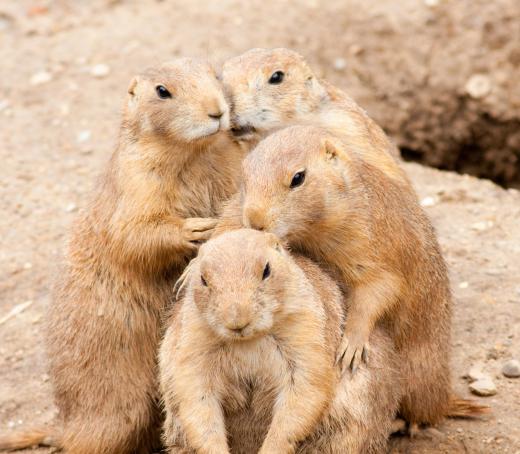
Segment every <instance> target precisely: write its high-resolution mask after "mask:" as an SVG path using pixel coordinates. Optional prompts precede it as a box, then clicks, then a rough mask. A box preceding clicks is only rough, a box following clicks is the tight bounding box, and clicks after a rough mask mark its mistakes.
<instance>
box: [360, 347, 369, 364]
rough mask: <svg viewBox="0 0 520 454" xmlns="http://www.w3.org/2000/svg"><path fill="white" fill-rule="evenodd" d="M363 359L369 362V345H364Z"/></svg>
mask: <svg viewBox="0 0 520 454" xmlns="http://www.w3.org/2000/svg"><path fill="white" fill-rule="evenodd" d="M361 359H362V360H363V362H364V363H365V364H367V363H368V347H366V346H365V347H363V352H362V353H361Z"/></svg>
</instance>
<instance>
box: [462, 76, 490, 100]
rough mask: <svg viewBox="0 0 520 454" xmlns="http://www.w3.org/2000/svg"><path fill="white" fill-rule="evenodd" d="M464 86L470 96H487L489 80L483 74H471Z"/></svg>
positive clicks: (477, 97) (478, 97)
mask: <svg viewBox="0 0 520 454" xmlns="http://www.w3.org/2000/svg"><path fill="white" fill-rule="evenodd" d="M464 88H465V90H466V93H467V94H468V95H470V96H471V97H472V98H475V99H480V98H483V97H485V96H487V95H488V94H489V92H490V91H491V81H490V80H489V77H488V76H486V75H484V74H473V75H472V76H471V77H470V78H469V79H468V81H467V82H466V86H465V87H464Z"/></svg>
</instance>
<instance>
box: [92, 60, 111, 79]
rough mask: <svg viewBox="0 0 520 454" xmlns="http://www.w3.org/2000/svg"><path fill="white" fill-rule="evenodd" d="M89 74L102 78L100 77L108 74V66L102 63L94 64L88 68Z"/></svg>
mask: <svg viewBox="0 0 520 454" xmlns="http://www.w3.org/2000/svg"><path fill="white" fill-rule="evenodd" d="M90 74H92V75H93V76H94V77H97V78H102V77H105V76H108V74H110V67H109V66H108V65H105V64H103V63H100V64H98V65H94V66H93V67H92V69H91V70H90Z"/></svg>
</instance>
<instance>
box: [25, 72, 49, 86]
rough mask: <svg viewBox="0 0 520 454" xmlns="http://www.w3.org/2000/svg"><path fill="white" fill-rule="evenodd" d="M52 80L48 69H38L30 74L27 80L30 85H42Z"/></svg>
mask: <svg viewBox="0 0 520 454" xmlns="http://www.w3.org/2000/svg"><path fill="white" fill-rule="evenodd" d="M51 80H52V74H51V73H50V72H48V71H39V72H37V73H35V74H33V75H32V77H31V80H30V81H29V82H30V83H31V85H43V84H46V83H47V82H50V81H51Z"/></svg>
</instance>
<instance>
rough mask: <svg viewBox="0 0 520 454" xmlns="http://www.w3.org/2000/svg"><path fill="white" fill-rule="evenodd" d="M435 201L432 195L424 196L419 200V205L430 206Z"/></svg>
mask: <svg viewBox="0 0 520 454" xmlns="http://www.w3.org/2000/svg"><path fill="white" fill-rule="evenodd" d="M436 203H437V202H436V201H435V199H434V198H433V197H425V198H424V199H422V200H421V206H423V207H432V206H434V205H435V204H436Z"/></svg>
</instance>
